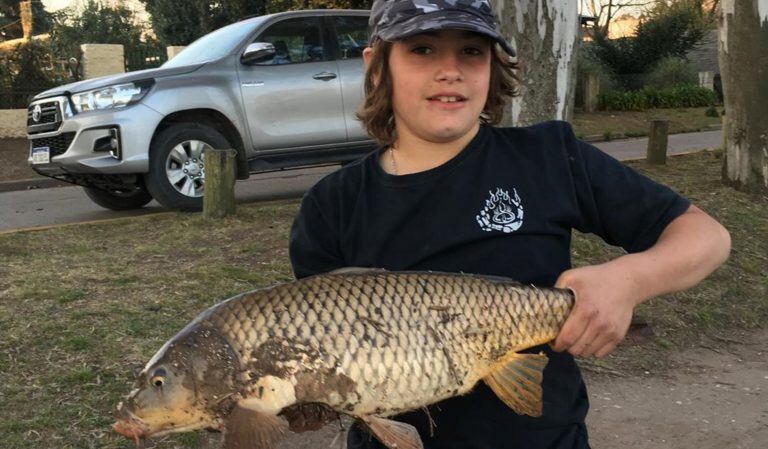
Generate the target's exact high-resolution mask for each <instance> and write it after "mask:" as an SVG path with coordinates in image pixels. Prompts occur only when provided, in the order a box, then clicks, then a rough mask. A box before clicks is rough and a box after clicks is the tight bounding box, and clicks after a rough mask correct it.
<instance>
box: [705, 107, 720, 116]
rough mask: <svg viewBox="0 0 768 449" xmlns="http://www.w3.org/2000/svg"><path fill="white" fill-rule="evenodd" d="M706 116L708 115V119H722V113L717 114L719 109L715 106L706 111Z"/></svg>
mask: <svg viewBox="0 0 768 449" xmlns="http://www.w3.org/2000/svg"><path fill="white" fill-rule="evenodd" d="M704 115H706V116H707V117H720V113H719V112H717V108H716V107H714V106H710V107H709V108H707V110H706V111H704Z"/></svg>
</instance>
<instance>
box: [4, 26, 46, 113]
mask: <svg viewBox="0 0 768 449" xmlns="http://www.w3.org/2000/svg"><path fill="white" fill-rule="evenodd" d="M52 61H53V56H52V54H51V49H50V47H49V46H48V45H46V44H45V43H42V42H40V41H39V40H31V41H28V42H25V43H23V44H19V45H17V46H16V47H15V48H14V49H13V50H12V51H10V52H9V53H6V54H3V55H2V56H0V90H4V91H7V92H12V93H13V95H11V96H10V97H8V98H4V99H3V101H2V103H3V104H0V108H19V107H26V105H27V103H28V100H29V97H31V96H32V95H34V94H36V93H38V92H42V91H44V90H46V89H49V88H51V87H53V86H55V85H57V84H59V83H60V81H61V80H60V78H59V77H58V76H57V72H56V71H55V70H54V66H53V62H52ZM6 103H7V104H6Z"/></svg>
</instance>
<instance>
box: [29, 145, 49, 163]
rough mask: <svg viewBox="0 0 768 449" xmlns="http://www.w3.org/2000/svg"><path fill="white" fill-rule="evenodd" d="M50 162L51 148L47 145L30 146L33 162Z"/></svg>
mask: <svg viewBox="0 0 768 449" xmlns="http://www.w3.org/2000/svg"><path fill="white" fill-rule="evenodd" d="M50 162H51V150H50V148H49V147H40V148H32V163H33V164H48V163H50Z"/></svg>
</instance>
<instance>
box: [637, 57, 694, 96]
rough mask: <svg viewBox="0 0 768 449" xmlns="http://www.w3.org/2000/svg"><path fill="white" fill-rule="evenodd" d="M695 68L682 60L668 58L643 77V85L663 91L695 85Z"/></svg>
mask: <svg viewBox="0 0 768 449" xmlns="http://www.w3.org/2000/svg"><path fill="white" fill-rule="evenodd" d="M697 82H698V74H697V73H696V68H695V67H694V66H693V65H692V64H691V63H689V62H687V61H685V60H684V59H680V58H678V57H676V56H670V57H667V58H664V59H662V60H661V61H660V62H659V63H658V65H657V66H656V67H655V68H654V69H653V70H651V71H650V72H648V74H647V75H646V76H645V83H644V84H645V85H646V86H648V87H655V88H657V89H664V88H668V87H674V86H678V85H680V84H697Z"/></svg>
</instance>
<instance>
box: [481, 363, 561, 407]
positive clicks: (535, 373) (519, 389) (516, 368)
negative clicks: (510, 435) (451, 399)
mask: <svg viewBox="0 0 768 449" xmlns="http://www.w3.org/2000/svg"><path fill="white" fill-rule="evenodd" d="M548 360H549V359H548V358H547V356H546V355H545V354H544V353H543V352H541V353H539V354H518V353H513V354H511V355H509V356H507V357H504V359H502V360H501V361H500V362H499V363H497V364H496V365H494V366H493V367H492V368H491V373H490V374H489V375H488V376H486V377H484V378H483V380H484V381H485V383H486V384H487V385H488V386H489V387H491V390H493V392H494V393H496V396H498V397H499V399H501V400H502V401H504V403H505V404H507V406H509V408H511V409H512V410H514V411H515V412H517V413H519V414H521V415H529V416H541V409H542V401H541V379H542V378H543V374H542V373H543V371H544V367H545V366H547V361H548Z"/></svg>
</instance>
